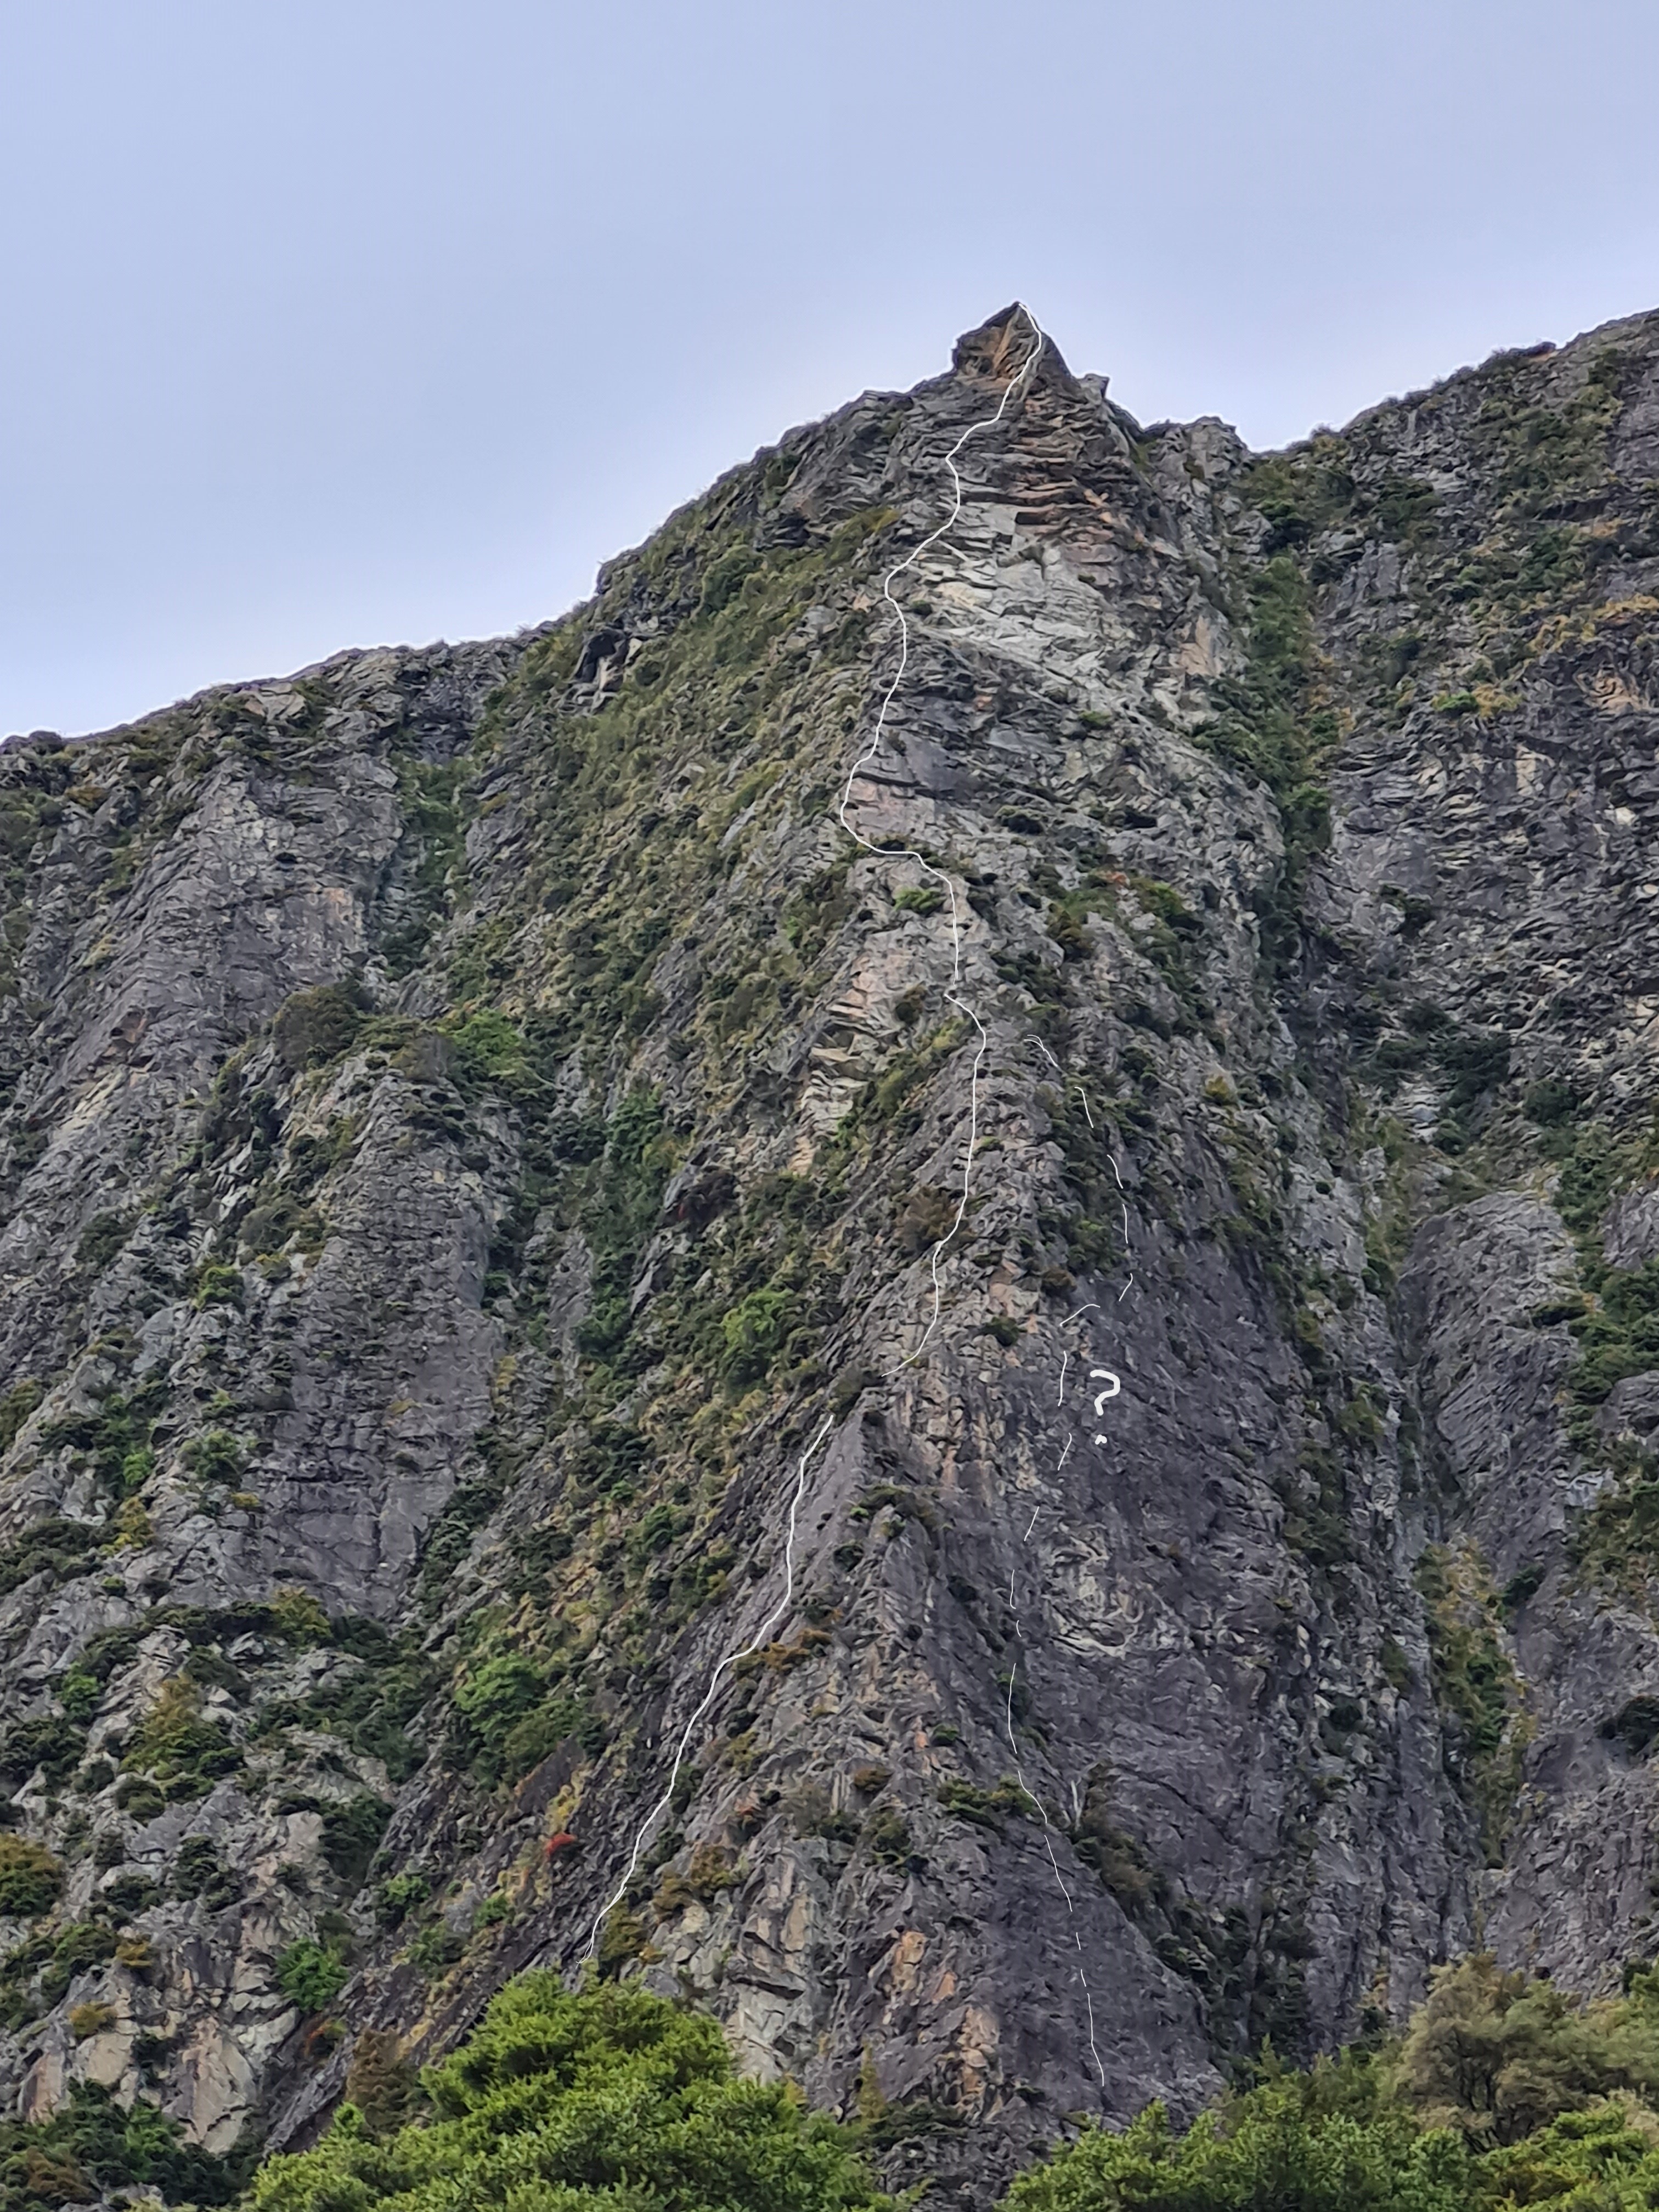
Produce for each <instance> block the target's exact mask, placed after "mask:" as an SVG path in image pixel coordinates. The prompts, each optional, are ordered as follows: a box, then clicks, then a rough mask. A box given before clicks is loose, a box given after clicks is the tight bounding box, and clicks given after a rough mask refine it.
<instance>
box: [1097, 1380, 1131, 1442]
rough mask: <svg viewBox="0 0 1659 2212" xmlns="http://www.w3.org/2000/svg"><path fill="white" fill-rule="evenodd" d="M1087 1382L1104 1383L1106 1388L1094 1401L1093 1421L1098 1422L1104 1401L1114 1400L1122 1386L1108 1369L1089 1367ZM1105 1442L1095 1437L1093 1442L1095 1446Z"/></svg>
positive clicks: (1101, 1438) (1102, 1438)
mask: <svg viewBox="0 0 1659 2212" xmlns="http://www.w3.org/2000/svg"><path fill="white" fill-rule="evenodd" d="M1089 1380H1090V1381H1091V1383H1105V1384H1106V1386H1107V1387H1106V1389H1103V1391H1102V1392H1101V1394H1100V1395H1099V1396H1098V1397H1097V1399H1096V1400H1095V1419H1097V1420H1098V1419H1100V1409H1101V1407H1103V1405H1104V1404H1105V1403H1106V1401H1107V1400H1108V1399H1109V1398H1115V1397H1116V1395H1117V1394H1118V1392H1119V1391H1120V1390H1121V1389H1122V1388H1123V1385H1122V1383H1121V1382H1120V1381H1119V1380H1118V1378H1117V1376H1115V1375H1114V1374H1113V1372H1112V1370H1111V1369H1110V1368H1109V1367H1091V1369H1090V1370H1089ZM1105 1441H1106V1439H1105V1437H1096V1438H1095V1442H1096V1443H1097V1444H1103V1443H1105Z"/></svg>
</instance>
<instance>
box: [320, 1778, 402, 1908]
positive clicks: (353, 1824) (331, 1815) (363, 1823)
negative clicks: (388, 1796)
mask: <svg viewBox="0 0 1659 2212" xmlns="http://www.w3.org/2000/svg"><path fill="white" fill-rule="evenodd" d="M391 1818H392V1808H391V1806H390V1805H388V1804H387V1803H386V1800H385V1798H384V1797H376V1796H373V1795H372V1794H371V1793H370V1792H369V1791H368V1790H362V1791H360V1792H359V1793H358V1795H357V1796H355V1797H349V1798H348V1799H347V1800H346V1802H345V1803H344V1804H343V1805H331V1806H330V1807H329V1808H328V1810H327V1811H326V1812H325V1814H323V1857H325V1859H326V1860H327V1861H328V1863H329V1865H330V1866H331V1868H332V1869H333V1870H334V1872H335V1873H336V1874H337V1875H338V1876H339V1878H340V1880H341V1881H343V1882H344V1883H345V1884H346V1885H347V1887H349V1888H351V1889H356V1888H357V1887H359V1885H360V1884H361V1883H362V1880H363V1877H364V1875H367V1873H368V1864H369V1861H370V1860H371V1859H372V1858H373V1857H374V1854H375V1851H376V1850H378V1849H379V1847H380V1838H381V1837H382V1836H383V1835H385V1833H386V1822H387V1821H388V1820H390V1819H391Z"/></svg>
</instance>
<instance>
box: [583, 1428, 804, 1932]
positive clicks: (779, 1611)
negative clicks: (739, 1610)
mask: <svg viewBox="0 0 1659 2212" xmlns="http://www.w3.org/2000/svg"><path fill="white" fill-rule="evenodd" d="M834 1426H835V1420H834V1417H833V1416H832V1415H830V1414H828V1413H826V1414H825V1415H824V1417H823V1420H822V1421H821V1422H820V1423H819V1425H818V1427H817V1431H816V1433H815V1434H814V1436H813V1437H812V1441H811V1443H809V1444H808V1445H807V1447H806V1449H805V1451H804V1452H803V1453H802V1454H801V1455H800V1464H799V1467H798V1468H796V1470H795V1493H794V1496H793V1498H791V1499H790V1501H789V1522H788V1528H787V1532H786V1534H785V1536H784V1543H783V1595H782V1596H781V1598H780V1599H779V1600H778V1601H777V1603H776V1604H775V1606H774V1607H773V1608H772V1610H771V1612H770V1613H768V1614H767V1616H766V1618H765V1620H763V1621H762V1623H761V1625H760V1626H759V1627H758V1628H757V1630H756V1632H755V1637H754V1641H753V1642H752V1643H750V1644H744V1646H743V1648H742V1650H738V1651H728V1652H727V1653H726V1656H725V1657H724V1658H723V1659H720V1660H718V1661H717V1662H715V1666H714V1672H713V1673H712V1674H710V1675H709V1677H708V1688H707V1689H706V1690H705V1691H704V1692H703V1693H702V1702H701V1703H700V1704H699V1705H698V1706H697V1709H696V1711H695V1712H694V1713H693V1714H692V1716H691V1717H690V1720H689V1721H687V1723H686V1724H685V1727H684V1730H683V1731H682V1733H681V1735H680V1740H679V1743H678V1747H676V1750H675V1753H674V1764H673V1765H672V1766H671V1767H670V1769H669V1771H668V1787H667V1789H666V1790H664V1791H663V1794H662V1796H660V1797H659V1799H658V1800H657V1802H656V1803H655V1804H654V1805H653V1807H652V1808H651V1810H650V1811H649V1812H648V1813H647V1814H646V1816H645V1818H644V1820H642V1821H641V1823H640V1826H639V1831H638V1832H637V1834H636V1835H635V1838H634V1849H633V1851H632V1852H631V1854H630V1855H629V1861H628V1867H627V1870H626V1872H625V1873H624V1874H623V1878H622V1880H621V1881H619V1882H618V1883H617V1887H616V1888H615V1889H614V1890H613V1891H612V1893H611V1895H610V1896H609V1897H608V1898H607V1899H605V1903H604V1904H603V1905H601V1906H600V1908H599V1913H598V1915H597V1917H595V1919H594V1922H593V1926H592V1932H591V1933H590V1935H589V1936H588V1939H587V1949H586V1954H584V1955H585V1956H586V1957H587V1958H590V1959H591V1958H593V1957H594V1956H595V1955H596V1954H598V1951H599V1935H600V1931H601V1930H602V1929H603V1928H604V1926H605V1922H606V1921H607V1920H608V1919H609V1918H610V1917H611V1914H612V1913H613V1912H614V1911H616V1909H617V1905H620V1904H621V1903H622V1901H623V1898H624V1897H625V1896H626V1894H627V1893H628V1885H629V1882H630V1881H633V1879H634V1875H635V1871H636V1870H637V1869H638V1866H639V1863H640V1853H641V1851H642V1850H644V1849H645V1844H646V1838H647V1837H648V1836H649V1835H650V1833H651V1831H652V1830H653V1828H654V1827H655V1826H656V1825H657V1823H658V1821H659V1820H660V1819H661V1818H662V1816H663V1814H665V1812H666V1811H667V1810H668V1808H669V1806H670V1805H671V1803H672V1802H673V1797H674V1785H675V1784H676V1783H677V1782H678V1780H679V1778H680V1769H681V1767H682V1766H683V1765H684V1763H685V1754H686V1753H687V1751H688V1750H689V1749H690V1744H691V1737H692V1735H693V1733H694V1731H695V1730H696V1725H697V1723H698V1722H699V1721H700V1720H701V1719H702V1717H703V1715H704V1714H705V1713H706V1712H707V1711H708V1708H709V1706H710V1705H713V1704H714V1699H715V1698H716V1697H717V1696H718V1695H719V1692H720V1677H721V1676H722V1675H723V1674H726V1672H727V1671H728V1670H729V1669H730V1668H733V1667H735V1666H736V1665H737V1663H738V1661H739V1660H740V1659H748V1658H751V1657H752V1656H754V1654H755V1653H756V1652H757V1651H762V1650H764V1649H765V1648H766V1644H767V1641H768V1639H769V1638H770V1636H771V1633H772V1631H773V1630H774V1629H775V1627H776V1626H777V1625H778V1623H779V1621H781V1620H782V1618H783V1616H784V1614H785V1613H787V1612H788V1610H789V1606H790V1601H791V1600H792V1599H793V1596H794V1594H795V1522H796V1518H797V1516H799V1512H800V1502H801V1498H802V1497H803V1495H804V1494H805V1489H806V1462H808V1460H810V1459H811V1456H812V1455H813V1453H814V1452H815V1451H817V1448H818V1446H819V1445H820V1444H821V1443H823V1440H824V1438H825V1437H827V1436H828V1435H829V1431H830V1430H831V1429H832V1428H833V1427H834Z"/></svg>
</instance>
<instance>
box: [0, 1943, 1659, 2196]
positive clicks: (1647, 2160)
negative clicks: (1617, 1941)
mask: <svg viewBox="0 0 1659 2212" xmlns="http://www.w3.org/2000/svg"><path fill="white" fill-rule="evenodd" d="M361 2044H362V2051H361V2063H354V2073H352V2088H354V2093H356V2094H358V2097H361V2101H354V2104H347V2106H343V2108H341V2112H338V2117H337V2121H334V2128H331V2130H330V2135H327V2136H325V2139H323V2143H321V2146H319V2148H316V2150H310V2152H303V2154H299V2157H279V2159H272V2161H270V2163H268V2166H265V2170H264V2172H261V2174H258V2179H257V2184H254V2190H252V2205H254V2208H257V2212H369V2208H376V2205H385V2208H396V2212H438V2208H445V2212H447V2208H453V2205H489V2203H511V2205H513V2208H515V2212H584V2208H611V2212H653V2208H659V2205H661V2208H675V2212H714V2208H719V2212H728V2208H730V2212H737V2208H754V2212H761V2208H765V2212H818V2208H841V2205H867V2208H872V2212H878V2208H880V2205H890V2203H891V2199H884V2197H880V2194H878V2192H876V2188H874V2181H872V2179H869V2174H867V2170H865V2166H863V2163H860V2159H858V2148H865V2150H872V2152H876V2150H880V2148H884V2146H887V2143H891V2142H896V2139H898V2135H902V2132H915V2130H905V2126H902V2117H905V2112H907V2111H909V2108H902V2106H900V2108H890V2106H887V2104H884V2100H883V2097H880V2093H878V2090H876V2086H874V2077H869V2081H863V2079H860V2094H858V2108H860V2121H858V2124H856V2126H854V2128H838V2126H834V2124H832V2121H829V2119H823V2117H814V2115H807V2112H805V2111H803V2108H801V2101H799V2097H796V2093H794V2090H790V2088H787V2086H779V2084H772V2086H761V2084H754V2081H738V2079H737V2075H734V2069H732V2059H730V2053H728V2048H726V2044H723V2039H721V2033H719V2028H717V2027H714V2021H710V2020H703V2017H699V2015H695V2013H688V2011H684V2008H681V2006H675V2004H671V2002H665V2000H661V1997H650V1996H646V1993H644V1990H641V1989H637V1986H626V1984H622V1986H619V1984H615V1982H598V1984H592V1986H591V1989H586V1990H581V1993H580V1996H571V1993H566V1990H564V1989H560V1984H557V1980H556V1978H553V1975H546V1973H531V1975H522V1978H520V1980H518V1982H511V1984H508V1986H507V1989H504V1990H502V1996H500V1997H498V2000H495V2002H493V2004H491V2008H489V2013H487V2015H484V2021H483V2027H480V2028H477V2031H476V2035H473V2037H471V2039H469V2042H467V2044H462V2048H460V2051H456V2053H453V2055H452V2057H449V2059H445V2062H442V2063H441V2066H434V2069H427V2073H425V2075H422V2077H420V2081H418V2084H416V2079H414V2073H411V2069H410V2066H407V2062H403V2057H400V2053H398V2048H396V2037H387V2035H378V2037H374V2035H369V2037H368V2039H362V2037H361ZM1656 2097H1659V1975H1655V1973H1641V1971H1637V1973H1632V1975H1631V1990H1628V1996H1624V1997H1617V2000H1606V2002H1597V2004H1583V2002H1582V2000H1575V1997H1566V1996H1562V1993H1559V1990H1555V1989H1553V1986H1551V1984H1548V1982H1541V1980H1528V1978H1526V1975H1522V1973H1500V1971H1498V1966H1495V1964H1493V1960H1491V1958H1486V1955H1475V1958H1467V1960H1462V1962H1460V1964H1458V1966H1444V1969H1440V1971H1437V1973H1436V1980H1433V1989H1431V1993H1429V2000H1427V2004H1422V2006H1420V2008H1418V2013H1416V2015H1413V2020H1411V2027H1409V2031H1407V2033H1405V2037H1402V2039H1398V2042H1394V2044H1387V2046H1383V2048H1354V2051H1345V2053H1340V2057H1336V2059H1318V2062H1316V2063H1314V2066H1312V2069H1307V2070H1290V2069H1283V2066H1281V2063H1279V2062H1276V2059H1274V2055H1272V2048H1265V2051H1263V2059H1261V2063H1259V2066H1256V2069H1255V2081H1252V2084H1249V2086H1248V2088H1239V2090H1234V2093H1232V2094H1230V2097H1225V2100H1224V2104H1221V2106H1218V2108H1217V2111H1212V2112H1203V2115H1201V2117H1199V2119H1197V2121H1194V2124H1192V2126H1190V2128H1186V2130H1179V2128H1175V2126H1172V2124H1170V2117H1168V2112H1166V2111H1164V2106H1161V2104H1152V2106H1148V2108H1146V2111H1144V2112H1141V2115H1139V2117H1137V2119H1134V2121H1133V2124H1130V2126H1128V2128H1126V2130H1121V2132H1115V2130H1109V2128H1086V2130H1084V2135H1082V2136H1079V2139H1078V2142H1073V2143H1068V2146H1064V2148H1060V2150H1057V2152H1055V2154H1053V2157H1051V2159H1046V2161H1042V2163H1037V2166H1036V2167H1033V2170H1030V2172H1026V2174H1024V2177H1022V2179H1020V2181H1015V2184H1013V2188H1011V2192H1009V2197H1006V2199H1005V2208H1006V2212H1128V2208H1141V2212H1516V2208H1520V2205H1555V2208H1562V2212H1568V2208H1571V2212H1632V2208H1637V2205H1641V2208H1652V2205H1659V2111H1655V2100H1656ZM422 2108H425V2111H422ZM927 2111H929V2112H933V2108H931V2106H929V2108H927ZM896 2119H898V2126H896V2124H894V2121H896ZM936 2119H942V2115H936ZM0 2212H3V2208H0Z"/></svg>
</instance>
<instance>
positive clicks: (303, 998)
mask: <svg viewBox="0 0 1659 2212" xmlns="http://www.w3.org/2000/svg"><path fill="white" fill-rule="evenodd" d="M362 1021H363V1015H362V1007H361V1006H360V1005H359V1004H358V1003H357V999H356V994H355V993H354V992H353V991H352V990H351V988H350V987H348V986H343V985H341V984H338V983H324V984H322V985H320V986H319V987H318V988H317V989H315V990H312V991H296V992H295V994H294V995H293V997H292V998H290V999H288V1000H285V1001H284V1002H283V1006H282V1007H281V1009H280V1011H279V1012H278V1013H277V1016H276V1021H275V1022H274V1023H273V1024H272V1025H271V1036H272V1039H273V1041H274V1042H275V1043H276V1050H277V1052H278V1054H280V1056H281V1058H282V1060H283V1063H284V1065H285V1066H288V1067H290V1068H293V1069H295V1070H297V1069H299V1068H301V1067H315V1066H320V1065H321V1064H322V1063H323V1062H324V1061H325V1060H334V1059H336V1058H337V1057H338V1055H339V1054H341V1053H343V1052H348V1051H349V1050H350V1048H351V1045H352V1043H353V1042H354V1040H355V1039H356V1035H357V1032H358V1030H360V1029H361V1028H362Z"/></svg>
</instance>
